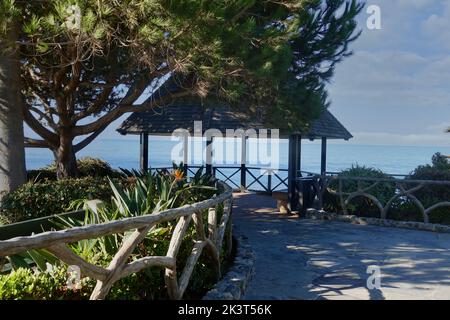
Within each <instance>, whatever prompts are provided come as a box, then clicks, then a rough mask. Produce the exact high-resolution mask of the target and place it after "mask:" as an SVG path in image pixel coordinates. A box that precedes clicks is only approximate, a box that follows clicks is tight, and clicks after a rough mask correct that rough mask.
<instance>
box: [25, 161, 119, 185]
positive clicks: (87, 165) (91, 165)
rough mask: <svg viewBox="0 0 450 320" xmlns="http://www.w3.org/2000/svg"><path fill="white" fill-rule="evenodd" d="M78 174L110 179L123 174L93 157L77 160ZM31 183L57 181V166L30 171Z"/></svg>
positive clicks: (52, 165)
mask: <svg viewBox="0 0 450 320" xmlns="http://www.w3.org/2000/svg"><path fill="white" fill-rule="evenodd" d="M77 167H78V174H79V177H80V178H83V177H101V178H104V177H110V178H118V177H120V176H121V174H120V173H119V172H118V171H117V170H114V169H113V168H111V166H110V165H109V163H108V162H106V161H104V160H101V159H97V158H91V157H84V158H80V159H78V160H77ZM28 180H29V181H34V182H36V181H43V180H56V165H55V164H54V163H53V164H51V165H49V166H47V167H45V168H41V169H35V170H29V171H28Z"/></svg>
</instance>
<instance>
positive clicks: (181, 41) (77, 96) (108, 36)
mask: <svg viewBox="0 0 450 320" xmlns="http://www.w3.org/2000/svg"><path fill="white" fill-rule="evenodd" d="M360 10H361V5H360V4H358V3H357V1H356V0H280V1H269V0H267V1H256V0H220V1H219V0H208V1H205V0H97V1H91V0H56V1H45V0H44V1H14V0H0V16H1V17H2V19H1V20H0V21H1V22H0V30H1V32H2V33H5V32H6V30H8V28H9V26H10V25H11V23H13V22H14V23H16V24H18V25H19V26H20V27H21V28H20V35H19V39H18V41H16V42H15V43H11V44H10V46H12V47H14V48H15V49H17V50H18V52H19V55H20V59H21V79H22V92H23V95H24V103H23V114H24V119H25V121H26V123H27V124H28V125H29V126H30V127H31V129H32V130H33V131H34V132H36V133H37V134H38V135H39V136H40V137H41V138H42V139H41V140H36V139H27V144H28V146H34V147H45V148H49V149H51V150H52V151H53V153H54V155H55V159H56V162H57V165H58V177H60V178H64V177H68V176H73V175H76V161H75V154H76V152H78V151H80V150H81V149H82V148H84V147H85V146H86V145H88V144H89V143H90V142H91V141H92V140H93V139H95V138H96V137H97V136H98V135H99V134H100V133H101V132H102V131H103V130H104V129H105V128H106V127H107V126H108V124H110V123H111V122H112V121H114V120H115V119H117V118H119V117H120V116H121V115H123V114H124V113H127V112H134V111H144V110H150V109H152V108H153V107H155V106H166V105H169V104H171V103H173V102H174V101H176V100H177V99H182V98H184V97H191V96H197V97H199V98H201V99H203V100H204V101H205V102H207V101H217V100H221V101H225V102H227V103H230V104H232V105H235V106H236V107H241V108H243V109H245V110H247V111H248V112H252V113H255V114H258V115H260V116H261V117H263V118H265V119H266V120H267V122H268V123H270V122H271V121H276V120H277V119H290V121H283V122H276V123H277V125H278V126H280V123H283V124H284V125H285V126H286V127H288V128H291V127H293V125H294V124H297V123H301V122H306V121H307V120H309V119H310V118H312V117H314V116H316V115H318V114H319V113H320V110H322V108H324V107H326V103H327V101H326V92H325V89H324V84H325V83H326V81H328V80H329V79H330V77H331V76H332V72H333V69H334V65H335V64H336V63H337V62H339V61H340V60H341V59H342V58H343V57H345V56H346V55H348V54H349V51H348V43H349V42H351V41H352V40H353V39H354V37H355V35H354V31H355V27H356V23H355V21H354V18H355V16H356V15H357V14H358V12H359V11H360ZM168 76H170V77H171V79H172V81H174V82H175V83H176V90H170V91H166V92H167V94H165V95H149V94H147V95H146V93H149V92H151V91H152V88H155V87H156V86H158V85H159V84H160V83H161V81H162V79H166V78H167V77H168ZM143 97H145V98H144V99H143ZM76 137H80V138H79V139H76V140H75V138H76ZM74 141H76V143H74Z"/></svg>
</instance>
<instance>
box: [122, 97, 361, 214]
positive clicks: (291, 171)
mask: <svg viewBox="0 0 450 320" xmlns="http://www.w3.org/2000/svg"><path fill="white" fill-rule="evenodd" d="M195 121H201V122H202V132H201V133H200V134H201V135H202V136H203V134H204V133H205V132H206V131H207V130H209V129H215V130H218V131H220V132H221V133H222V135H223V136H226V133H227V132H226V131H227V129H232V130H238V129H242V131H243V132H244V131H246V130H249V129H263V128H264V125H263V124H262V123H260V122H258V121H256V120H254V119H251V118H250V117H249V116H247V115H246V114H243V113H240V112H236V111H233V110H232V109H229V108H226V107H220V108H219V107H218V108H207V109H205V108H204V107H202V106H201V105H200V104H193V103H179V104H174V105H172V106H168V107H164V108H160V109H157V110H153V111H149V112H135V113H133V114H131V115H130V116H129V117H128V118H127V119H126V120H125V121H124V122H123V123H122V124H121V126H120V127H119V128H118V129H117V131H118V132H119V133H120V134H122V135H127V134H132V135H139V136H140V146H141V147H140V167H141V170H142V171H143V172H146V171H147V170H149V160H148V159H149V158H148V152H149V142H148V141H149V136H150V135H154V136H169V135H172V134H173V132H175V130H180V129H183V130H184V131H186V132H187V133H189V136H194V134H195V132H194V129H195V128H194V122H195ZM352 137H353V136H352V135H351V134H350V132H349V131H348V130H347V129H346V128H345V127H344V126H343V125H342V124H341V123H340V122H339V121H338V120H337V119H336V118H335V117H334V116H333V115H332V114H331V112H329V111H328V110H325V111H324V112H323V113H322V115H321V116H320V117H319V118H318V119H316V120H314V121H312V122H311V124H310V125H309V126H308V130H307V131H306V132H302V131H301V130H299V131H296V132H293V133H291V134H289V135H281V136H280V139H282V138H283V139H289V163H288V170H287V171H288V178H287V183H285V182H283V181H282V182H283V183H284V185H285V186H286V187H287V190H285V191H284V195H282V194H283V192H281V193H277V194H276V195H279V198H280V199H279V201H280V205H281V206H283V207H287V210H288V211H290V210H296V209H297V207H298V203H299V196H298V192H297V182H296V180H297V178H298V177H299V176H301V141H302V139H309V140H316V139H320V140H321V142H322V147H321V172H320V173H321V174H325V173H326V171H327V167H326V163H327V141H328V140H330V139H342V140H349V139H351V138H352ZM212 143H213V137H212V136H211V137H206V166H205V167H206V171H207V172H209V173H213V172H214V170H213V166H212ZM183 145H184V148H183V159H184V161H183V162H184V165H185V167H186V169H187V164H188V151H189V150H188V137H185V139H184V144H183ZM241 146H242V147H241V165H240V167H238V170H239V171H240V188H239V189H241V190H246V189H247V183H246V175H247V172H249V170H248V168H247V167H246V153H247V147H246V137H245V136H242V144H241ZM253 177H254V176H253ZM254 178H255V179H257V178H256V177H254ZM280 180H281V179H280ZM267 191H269V192H270V193H272V189H268V190H267ZM286 194H287V199H288V200H287V203H286V200H285V199H286Z"/></svg>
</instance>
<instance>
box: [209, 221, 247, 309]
mask: <svg viewBox="0 0 450 320" xmlns="http://www.w3.org/2000/svg"><path fill="white" fill-rule="evenodd" d="M233 233H234V237H233V238H234V240H235V241H234V243H235V244H236V256H235V258H234V261H233V266H232V267H231V268H230V269H228V272H227V273H226V274H225V275H224V277H223V278H222V279H221V280H220V281H219V282H218V283H216V285H215V286H214V288H212V289H211V290H210V291H208V292H207V293H206V294H205V296H204V297H203V299H202V300H241V299H242V298H243V297H244V294H245V290H246V289H247V285H248V283H249V282H250V280H251V279H252V277H253V274H254V267H255V253H254V251H253V249H252V247H251V245H250V243H249V241H248V238H247V237H246V236H244V235H243V234H241V233H240V232H239V229H237V228H236V226H233Z"/></svg>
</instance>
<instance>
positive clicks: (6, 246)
mask: <svg viewBox="0 0 450 320" xmlns="http://www.w3.org/2000/svg"><path fill="white" fill-rule="evenodd" d="M219 184H220V185H221V186H222V188H223V189H224V191H223V192H222V193H221V194H219V195H217V196H214V197H213V198H211V199H208V200H205V201H202V202H198V203H195V204H191V205H186V206H183V207H180V208H175V209H169V210H166V211H162V212H160V213H156V214H152V215H146V216H138V217H132V218H126V219H122V220H117V221H111V222H107V223H102V224H95V225H87V226H83V227H75V228H70V229H65V230H60V231H51V232H45V233H40V234H36V235H31V236H26V237H17V238H13V239H9V240H5V241H0V257H2V256H9V255H14V254H18V253H21V252H24V251H28V250H32V249H46V250H48V251H50V252H51V253H53V254H54V255H55V256H56V257H57V258H58V259H60V260H61V261H63V262H64V263H66V264H68V265H75V266H77V267H79V268H80V271H81V274H82V276H87V277H89V278H92V279H95V280H97V284H96V286H95V288H94V290H93V292H92V294H91V299H93V300H97V299H104V298H105V297H106V296H107V294H108V292H109V291H110V289H111V287H112V286H113V284H114V283H115V282H117V281H118V280H120V279H122V278H124V277H127V276H129V275H131V274H133V273H137V272H139V271H141V270H143V269H145V268H149V267H162V268H165V282H166V286H167V290H168V294H169V297H170V298H171V299H181V298H182V297H183V295H184V292H185V290H186V288H187V286H188V283H189V279H190V278H191V275H192V272H193V270H194V267H195V265H196V263H197V261H198V259H199V258H200V255H201V254H202V252H203V251H205V252H206V254H207V256H208V258H210V259H209V260H211V261H212V264H213V267H214V270H215V271H216V274H217V277H218V278H219V277H220V272H221V271H220V268H221V266H220V253H221V251H222V245H223V241H224V238H225V241H226V242H227V247H228V250H231V228H230V225H231V208H232V199H233V198H232V190H231V188H230V187H228V186H227V185H226V184H225V183H222V182H220V183H219ZM222 204H223V214H222V216H221V217H220V221H218V218H219V217H218V212H217V211H218V210H217V207H218V206H219V205H222ZM206 210H207V211H208V221H207V226H208V234H206V233H205V227H204V222H203V217H202V212H205V211H206ZM174 220H178V222H177V224H176V227H175V228H174V231H173V234H172V237H171V240H170V244H169V249H168V252H167V254H166V255H165V256H147V257H143V258H140V259H138V260H135V261H132V262H128V260H129V257H130V255H131V254H132V253H133V251H134V250H135V248H136V246H138V245H139V244H140V243H141V242H142V241H143V240H144V239H145V237H146V236H147V234H148V233H149V232H150V231H151V230H153V229H154V228H155V227H156V226H157V225H158V224H161V223H164V222H169V221H174ZM191 221H193V223H194V225H195V229H196V239H195V243H194V247H193V249H192V252H191V254H190V256H189V257H188V259H187V262H186V265H185V266H184V269H183V270H182V272H181V276H180V277H178V272H177V269H176V266H177V255H178V251H179V249H180V247H181V244H182V241H183V239H184V236H185V233H186V231H187V230H188V228H189V226H190V223H191ZM130 230H135V231H134V232H133V233H132V234H131V235H130V236H128V237H127V238H125V239H124V241H123V243H122V245H121V247H120V249H119V250H118V252H117V253H116V254H115V256H114V257H113V259H112V261H111V262H110V264H109V266H108V267H106V268H103V267H100V266H97V265H94V264H91V263H89V262H87V261H85V260H83V259H82V258H81V257H79V256H78V255H76V254H75V253H74V252H73V251H72V250H71V249H70V248H69V247H68V246H67V244H70V243H74V242H78V241H81V240H85V239H92V238H99V237H102V236H107V235H112V234H117V233H125V232H127V231H130ZM226 233H228V234H227V236H226V237H225V234H226ZM228 253H229V252H228Z"/></svg>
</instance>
